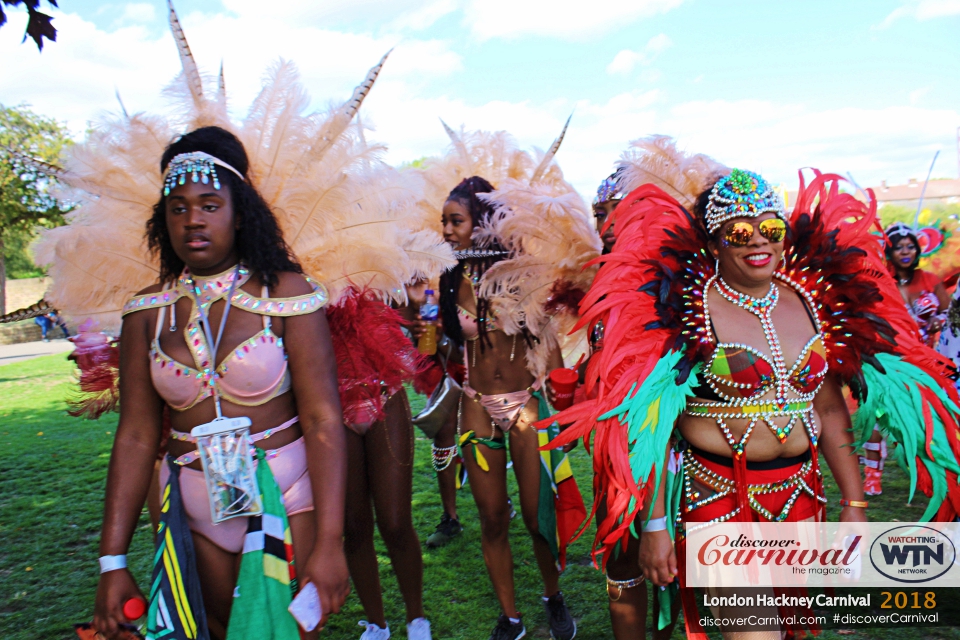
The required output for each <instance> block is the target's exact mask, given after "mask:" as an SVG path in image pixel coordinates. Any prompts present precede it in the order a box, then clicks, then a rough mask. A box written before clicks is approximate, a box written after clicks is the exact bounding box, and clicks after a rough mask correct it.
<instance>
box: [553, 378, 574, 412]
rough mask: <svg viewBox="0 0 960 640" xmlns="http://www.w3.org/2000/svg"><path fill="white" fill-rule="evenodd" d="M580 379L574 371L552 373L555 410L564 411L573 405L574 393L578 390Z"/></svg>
mask: <svg viewBox="0 0 960 640" xmlns="http://www.w3.org/2000/svg"><path fill="white" fill-rule="evenodd" d="M579 378H580V377H579V376H578V375H577V372H576V371H574V370H573V369H554V370H553V371H551V372H550V386H551V387H553V408H554V409H556V410H557V411H562V410H564V409H566V408H567V407H569V406H570V405H572V404H573V392H574V391H575V390H576V388H577V381H578V380H579Z"/></svg>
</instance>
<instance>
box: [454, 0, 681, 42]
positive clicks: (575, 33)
mask: <svg viewBox="0 0 960 640" xmlns="http://www.w3.org/2000/svg"><path fill="white" fill-rule="evenodd" d="M683 2H684V0H622V1H621V2H618V3H591V2H584V1H583V0H470V1H469V3H468V4H467V5H466V8H465V10H464V12H465V17H464V20H465V22H464V24H465V25H466V26H468V27H469V28H470V29H471V30H472V32H473V34H474V35H475V36H477V37H479V38H480V39H481V40H487V39H490V38H518V37H520V36H528V35H535V36H548V37H557V38H564V39H570V40H582V39H587V38H591V37H594V36H597V35H599V34H602V33H605V32H607V31H610V30H612V29H614V28H616V27H623V26H625V25H627V24H629V23H631V22H633V21H634V20H637V19H638V18H649V17H651V16H654V15H657V14H660V13H666V12H667V11H670V10H671V9H675V8H676V7H679V6H680V5H681V4H683Z"/></svg>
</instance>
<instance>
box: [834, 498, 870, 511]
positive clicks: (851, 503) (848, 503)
mask: <svg viewBox="0 0 960 640" xmlns="http://www.w3.org/2000/svg"><path fill="white" fill-rule="evenodd" d="M869 505H870V503H869V502H867V501H866V500H847V499H846V498H840V506H843V507H857V508H859V509H866V508H867V507H868V506H869Z"/></svg>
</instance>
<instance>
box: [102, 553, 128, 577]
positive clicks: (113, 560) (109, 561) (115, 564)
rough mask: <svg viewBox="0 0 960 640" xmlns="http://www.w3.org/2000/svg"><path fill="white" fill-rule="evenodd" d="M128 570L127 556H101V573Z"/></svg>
mask: <svg viewBox="0 0 960 640" xmlns="http://www.w3.org/2000/svg"><path fill="white" fill-rule="evenodd" d="M126 568H127V556H125V555H123V556H100V573H106V572H108V571H116V570H117V569H126Z"/></svg>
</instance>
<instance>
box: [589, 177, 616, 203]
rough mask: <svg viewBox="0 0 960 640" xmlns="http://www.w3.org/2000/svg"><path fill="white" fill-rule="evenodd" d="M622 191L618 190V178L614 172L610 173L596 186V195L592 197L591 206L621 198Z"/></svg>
mask: <svg viewBox="0 0 960 640" xmlns="http://www.w3.org/2000/svg"><path fill="white" fill-rule="evenodd" d="M622 199H623V193H621V191H620V180H619V179H618V176H617V174H616V173H611V174H610V175H609V176H607V177H606V178H604V179H603V182H601V183H600V186H599V187H598V188H597V197H596V198H594V199H593V206H597V205H598V204H603V203H604V202H609V201H611V200H622Z"/></svg>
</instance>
